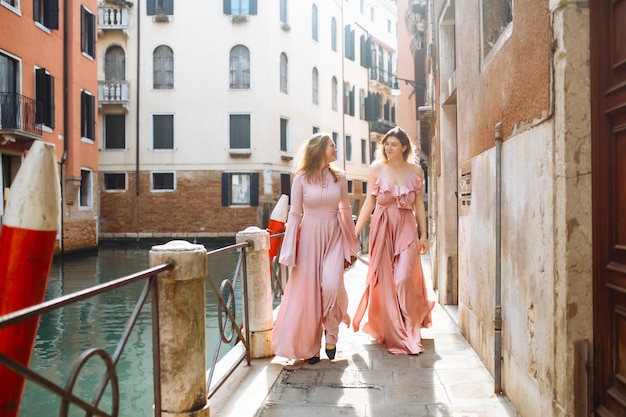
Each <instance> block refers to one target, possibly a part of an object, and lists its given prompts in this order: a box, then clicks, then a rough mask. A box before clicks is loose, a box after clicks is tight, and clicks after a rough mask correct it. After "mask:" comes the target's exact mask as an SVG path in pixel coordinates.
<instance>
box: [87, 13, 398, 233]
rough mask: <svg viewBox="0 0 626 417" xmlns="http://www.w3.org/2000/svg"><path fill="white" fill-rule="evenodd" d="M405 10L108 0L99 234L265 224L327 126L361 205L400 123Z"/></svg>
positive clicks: (101, 44) (101, 42) (102, 21)
mask: <svg viewBox="0 0 626 417" xmlns="http://www.w3.org/2000/svg"><path fill="white" fill-rule="evenodd" d="M396 16H397V11H396V4H395V1H390V0H378V1H374V2H369V3H368V5H366V4H365V2H360V3H359V2H344V1H334V0H333V1H317V2H315V1H306V2H294V1H286V0H277V1H269V2H261V1H259V2H257V1H254V0H251V1H249V2H238V1H223V2H218V1H214V2H204V1H198V2H192V3H189V2H174V1H172V0H167V1H163V2H156V1H148V2H133V3H130V2H112V3H102V4H101V5H100V7H99V32H98V33H99V37H98V54H99V57H98V58H99V62H101V63H102V65H100V66H99V68H98V79H99V80H100V81H99V85H100V91H99V92H100V95H99V113H98V127H99V129H98V135H99V137H100V139H101V140H100V141H99V152H100V158H99V162H100V171H101V173H100V180H101V181H102V184H103V187H102V191H101V221H100V237H101V238H104V239H117V238H142V237H183V238H189V239H194V238H204V237H209V238H210V237H221V236H234V234H235V233H236V232H237V231H239V230H243V229H244V228H246V227H248V226H253V225H254V226H258V227H261V228H263V227H265V226H266V225H267V221H268V218H269V214H270V213H271V209H272V208H273V206H274V204H275V202H276V201H277V200H278V198H279V197H280V195H281V194H289V192H290V183H291V170H292V164H293V160H294V158H295V157H296V152H297V150H298V148H299V147H300V145H301V144H302V143H303V142H304V141H305V140H306V139H307V138H308V137H309V136H310V135H311V134H313V133H314V132H318V131H321V132H328V133H330V134H331V135H332V136H333V138H334V139H335V142H336V143H337V146H338V148H339V156H338V161H337V166H338V167H340V168H341V169H343V170H345V171H346V173H347V176H348V179H349V188H350V199H351V203H352V205H353V211H354V213H355V214H357V213H358V209H359V207H360V203H361V202H362V201H363V194H364V193H366V192H367V183H366V180H367V169H368V166H369V164H370V163H371V161H372V153H373V150H374V148H375V144H376V143H377V142H378V139H379V138H380V137H381V136H382V134H384V133H385V132H386V131H387V129H388V128H389V127H390V126H393V122H394V120H395V100H394V97H393V96H391V87H392V74H393V72H394V71H395V66H396V48H397V47H396V42H397V38H396Z"/></svg>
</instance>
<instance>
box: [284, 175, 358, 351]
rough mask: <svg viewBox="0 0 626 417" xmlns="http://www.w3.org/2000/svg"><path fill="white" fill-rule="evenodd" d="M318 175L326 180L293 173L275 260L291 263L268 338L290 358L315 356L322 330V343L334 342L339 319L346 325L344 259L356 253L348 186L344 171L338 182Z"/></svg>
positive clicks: (288, 264)
mask: <svg viewBox="0 0 626 417" xmlns="http://www.w3.org/2000/svg"><path fill="white" fill-rule="evenodd" d="M322 175H323V176H324V177H325V181H321V182H319V183H315V184H310V183H307V182H306V180H305V178H304V176H303V175H302V174H298V175H296V176H295V178H294V180H293V185H292V188H291V206H290V210H289V217H288V220H287V226H286V229H285V236H284V239H283V244H282V247H281V252H280V258H279V261H280V263H281V264H284V265H286V266H289V267H292V268H291V271H290V274H289V280H288V281H287V287H286V288H285V294H284V295H283V298H282V301H281V303H280V308H279V310H278V315H277V317H276V322H275V324H274V332H273V337H272V348H273V349H274V353H275V354H276V355H277V356H282V357H285V358H289V359H308V358H311V357H313V356H315V355H317V354H318V353H319V352H320V348H321V339H322V332H323V331H324V330H325V331H326V335H325V338H326V343H336V342H337V334H338V333H339V324H340V323H341V322H344V323H346V325H350V317H349V316H348V313H347V310H348V295H347V293H346V288H345V286H344V282H343V274H344V259H345V260H349V259H350V256H351V255H352V254H355V253H356V249H357V247H358V239H356V237H355V236H354V222H353V220H352V212H351V210H350V202H349V201H348V185H347V180H346V177H345V175H340V176H339V179H338V181H337V182H335V181H334V179H333V177H332V174H331V173H330V172H329V171H328V169H325V170H323V171H322ZM298 230H300V232H299V233H300V237H299V239H298Z"/></svg>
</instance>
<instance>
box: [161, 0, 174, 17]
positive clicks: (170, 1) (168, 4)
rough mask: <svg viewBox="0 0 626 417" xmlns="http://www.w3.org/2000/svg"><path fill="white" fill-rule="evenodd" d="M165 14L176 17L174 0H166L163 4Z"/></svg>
mask: <svg viewBox="0 0 626 417" xmlns="http://www.w3.org/2000/svg"><path fill="white" fill-rule="evenodd" d="M163 13H165V14H166V15H168V16H173V15H174V0H165V1H164V2H163Z"/></svg>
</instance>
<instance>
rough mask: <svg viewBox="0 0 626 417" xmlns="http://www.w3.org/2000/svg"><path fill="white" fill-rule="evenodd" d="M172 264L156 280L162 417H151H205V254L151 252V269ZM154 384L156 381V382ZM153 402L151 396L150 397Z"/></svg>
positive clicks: (170, 247)
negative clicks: (169, 262)
mask: <svg viewBox="0 0 626 417" xmlns="http://www.w3.org/2000/svg"><path fill="white" fill-rule="evenodd" d="M170 260H171V261H172V262H174V265H175V267H174V269H173V270H171V271H167V272H163V273H161V274H159V276H158V283H157V288H158V297H157V298H158V302H157V305H153V306H152V308H153V309H155V308H157V309H158V314H157V316H158V329H153V331H155V332H156V331H158V337H159V341H160V342H159V344H158V346H154V349H158V350H159V356H160V363H159V364H158V369H157V368H155V370H154V372H155V375H156V373H157V372H158V374H159V379H158V380H159V385H160V395H159V397H160V399H161V404H160V407H155V408H156V410H157V412H158V410H159V409H160V410H161V412H160V414H159V415H156V417H166V416H167V417H174V416H177V417H178V416H180V417H182V416H186V417H209V416H210V409H209V402H208V400H207V397H206V393H207V387H206V379H205V370H206V339H205V332H206V330H205V288H204V285H205V277H206V275H207V251H206V249H205V247H204V246H203V245H195V244H191V243H189V242H187V241H182V240H174V241H171V242H168V243H167V244H165V245H159V246H153V247H152V249H151V250H150V265H151V266H154V265H160V264H163V263H165V262H167V261H170ZM155 381H156V378H155ZM155 398H156V396H155Z"/></svg>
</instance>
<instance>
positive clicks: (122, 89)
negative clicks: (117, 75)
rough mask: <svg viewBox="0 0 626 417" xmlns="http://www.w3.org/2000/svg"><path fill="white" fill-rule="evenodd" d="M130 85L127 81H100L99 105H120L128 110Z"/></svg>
mask: <svg viewBox="0 0 626 417" xmlns="http://www.w3.org/2000/svg"><path fill="white" fill-rule="evenodd" d="M128 88H129V83H128V81H125V80H100V81H98V104H99V105H100V106H101V107H102V106H104V105H120V106H123V107H124V108H125V109H126V110H128Z"/></svg>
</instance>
